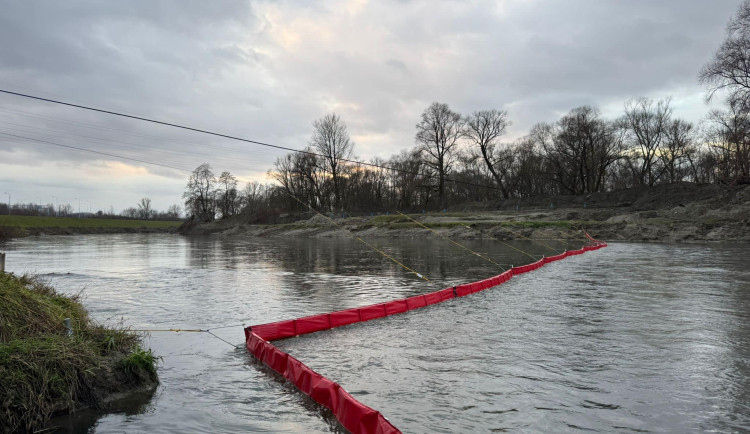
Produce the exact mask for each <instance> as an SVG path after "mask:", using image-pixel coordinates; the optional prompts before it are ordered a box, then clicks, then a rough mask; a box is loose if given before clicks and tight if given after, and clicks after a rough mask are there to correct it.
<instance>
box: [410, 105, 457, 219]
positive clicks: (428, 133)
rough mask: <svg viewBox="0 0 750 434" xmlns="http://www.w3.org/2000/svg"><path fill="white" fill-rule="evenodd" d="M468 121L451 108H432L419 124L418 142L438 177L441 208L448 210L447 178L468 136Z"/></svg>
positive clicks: (434, 106)
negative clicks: (462, 142)
mask: <svg viewBox="0 0 750 434" xmlns="http://www.w3.org/2000/svg"><path fill="white" fill-rule="evenodd" d="M463 126H464V120H463V118H462V117H461V115H460V114H458V113H456V112H454V111H453V110H451V109H450V107H448V104H442V103H438V102H434V103H432V104H430V106H429V107H427V109H425V111H424V112H422V118H421V120H420V122H419V123H418V124H417V134H416V136H415V139H416V141H417V144H418V145H419V146H420V150H421V151H422V154H423V155H424V157H425V158H424V162H425V164H427V165H428V166H430V167H432V168H433V169H434V171H435V172H436V173H437V177H438V185H437V191H438V199H439V201H440V208H441V209H444V208H446V207H447V202H446V194H445V177H446V175H447V174H448V173H449V172H450V170H451V167H452V166H453V164H454V163H455V162H456V157H457V153H456V150H457V147H458V145H459V139H461V137H463V134H464V128H463Z"/></svg>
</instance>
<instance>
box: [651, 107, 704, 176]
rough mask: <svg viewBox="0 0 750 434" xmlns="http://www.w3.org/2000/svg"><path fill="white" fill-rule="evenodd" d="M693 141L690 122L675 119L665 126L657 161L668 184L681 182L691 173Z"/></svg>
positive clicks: (693, 152) (694, 150)
mask: <svg viewBox="0 0 750 434" xmlns="http://www.w3.org/2000/svg"><path fill="white" fill-rule="evenodd" d="M694 141H695V137H694V134H693V124H691V123H690V122H685V121H683V120H681V119H675V120H673V121H671V122H670V123H669V124H668V125H667V128H666V131H665V140H664V146H662V149H661V151H660V152H659V159H660V160H661V166H662V167H663V168H664V176H666V180H667V182H669V183H670V184H672V183H675V182H678V181H682V180H683V178H685V177H686V176H687V175H688V174H689V173H690V172H691V170H690V167H689V166H690V165H691V164H692V158H691V156H693V155H694V154H695V152H696V149H695V146H694Z"/></svg>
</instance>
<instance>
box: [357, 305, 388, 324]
mask: <svg viewBox="0 0 750 434" xmlns="http://www.w3.org/2000/svg"><path fill="white" fill-rule="evenodd" d="M359 316H360V317H361V318H362V321H369V320H371V319H375V318H382V317H384V316H385V305H384V304H374V305H372V306H363V307H360V308H359Z"/></svg>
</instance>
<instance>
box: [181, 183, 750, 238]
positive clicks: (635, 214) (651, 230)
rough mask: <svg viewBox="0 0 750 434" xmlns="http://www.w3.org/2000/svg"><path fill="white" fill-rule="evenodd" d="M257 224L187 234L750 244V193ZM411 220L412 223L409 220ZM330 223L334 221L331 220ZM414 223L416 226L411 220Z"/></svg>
mask: <svg viewBox="0 0 750 434" xmlns="http://www.w3.org/2000/svg"><path fill="white" fill-rule="evenodd" d="M281 218H282V219H283V218H286V219H287V220H295V221H289V222H285V223H275V224H253V223H252V221H253V216H242V217H239V218H235V219H232V220H225V221H219V222H214V223H208V224H200V225H195V226H193V227H191V228H189V229H188V230H185V231H183V233H184V234H186V235H190V236H206V235H212V236H217V237H238V236H239V237H243V236H248V237H251V236H253V237H255V236H258V237H275V236H284V237H286V236H303V237H342V236H351V233H356V234H357V235H358V236H362V237H373V238H375V237H378V238H379V237H386V238H387V237H398V238H417V237H424V236H425V233H428V232H429V231H428V229H425V228H424V227H423V226H422V225H425V226H427V227H428V228H429V229H431V230H434V231H437V232H439V233H441V234H442V235H445V236H448V237H451V238H455V239H473V238H498V239H506V240H507V239H524V238H527V237H529V238H534V239H551V238H556V239H559V238H566V237H567V238H574V239H575V238H580V237H581V236H582V235H581V232H580V229H583V230H585V231H587V232H588V233H590V234H591V235H592V236H594V237H596V238H598V239H601V240H605V241H635V242H666V243H680V242H750V186H746V185H745V186H722V185H714V184H707V185H696V184H691V183H678V184H671V185H663V186H657V187H651V188H634V189H629V190H622V191H616V192H607V193H595V194H591V195H586V196H556V197H544V198H532V199H524V200H507V201H495V202H483V203H473V204H465V205H462V206H459V207H454V208H452V209H448V210H447V212H427V213H412V214H409V215H408V217H405V216H401V215H399V214H393V213H388V214H385V215H384V214H383V213H380V214H376V213H372V215H369V214H367V215H363V216H354V217H343V218H342V217H340V216H335V217H333V218H332V219H331V217H330V216H328V217H324V216H322V215H318V214H309V213H308V214H307V215H304V214H303V215H299V216H283V215H282V216H281ZM411 219H413V220H411ZM331 220H333V221H331ZM414 220H416V222H415V221H414Z"/></svg>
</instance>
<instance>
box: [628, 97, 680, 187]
mask: <svg viewBox="0 0 750 434" xmlns="http://www.w3.org/2000/svg"><path fill="white" fill-rule="evenodd" d="M670 101H671V100H670V98H667V99H664V100H660V101H658V102H657V103H656V104H654V102H653V101H652V100H650V99H648V98H638V99H636V100H630V101H628V102H626V103H625V115H624V116H623V117H622V118H621V120H620V125H621V127H622V128H623V130H624V134H625V145H626V146H627V148H628V152H629V156H630V158H629V159H628V160H627V161H629V162H630V163H631V170H632V171H633V174H634V176H635V177H636V178H637V179H638V182H639V184H640V185H648V186H652V185H654V184H655V183H656V182H657V181H658V180H659V178H660V177H661V175H662V173H663V168H660V167H659V158H658V154H659V150H660V148H661V146H662V144H663V142H664V140H665V138H666V131H667V127H668V126H669V123H670V121H671V117H672V108H671V107H670V106H669V103H670Z"/></svg>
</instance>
